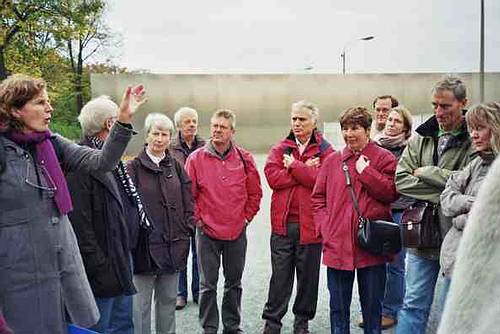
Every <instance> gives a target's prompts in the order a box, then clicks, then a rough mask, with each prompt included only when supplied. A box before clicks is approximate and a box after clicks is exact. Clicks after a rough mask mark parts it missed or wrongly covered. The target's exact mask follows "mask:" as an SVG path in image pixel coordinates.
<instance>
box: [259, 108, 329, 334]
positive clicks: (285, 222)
mask: <svg viewBox="0 0 500 334" xmlns="http://www.w3.org/2000/svg"><path fill="white" fill-rule="evenodd" d="M318 117H319V110H318V108H317V107H316V106H315V105H313V104H311V103H309V102H306V101H299V102H297V103H294V104H293V105H292V110H291V114H290V125H291V130H290V133H289V134H288V136H287V137H286V138H285V139H283V140H281V141H280V142H278V143H277V144H276V145H275V146H274V147H273V148H272V149H271V152H270V153H269V156H268V158H267V161H266V165H265V167H264V172H265V174H266V178H267V182H268V183H269V186H270V187H271V189H272V190H273V195H272V201H271V226H272V234H271V265H272V276H271V281H270V283H269V295H268V299H267V302H266V305H265V307H264V312H263V314H262V318H263V319H264V320H265V321H266V323H265V327H264V332H263V333H264V334H277V333H280V331H281V326H282V324H281V319H282V318H283V316H284V315H285V314H286V312H287V309H288V302H289V301H290V297H291V295H292V289H293V282H294V276H295V273H297V294H296V296H295V302H294V304H293V313H294V315H295V320H294V325H293V327H294V334H306V333H309V329H308V322H309V321H310V320H312V319H313V318H314V316H315V314H316V304H317V300H318V282H319V269H320V260H321V237H320V236H319V233H317V230H316V228H315V225H314V221H313V216H312V208H311V193H312V190H313V187H314V182H315V180H316V177H317V175H318V171H319V167H320V165H321V163H322V162H323V161H324V160H325V159H326V158H327V156H328V155H330V154H331V153H333V149H332V147H331V145H330V143H328V142H327V141H326V140H325V139H324V138H323V136H322V135H321V133H319V131H317V129H316V126H317V121H318Z"/></svg>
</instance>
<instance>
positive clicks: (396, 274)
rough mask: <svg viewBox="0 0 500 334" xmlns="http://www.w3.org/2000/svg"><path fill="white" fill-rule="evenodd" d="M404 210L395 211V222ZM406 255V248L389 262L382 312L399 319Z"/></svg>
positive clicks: (403, 290)
mask: <svg viewBox="0 0 500 334" xmlns="http://www.w3.org/2000/svg"><path fill="white" fill-rule="evenodd" d="M402 215H403V211H393V212H392V219H393V220H394V222H395V223H398V224H399V223H400V222H401V216H402ZM405 257H406V249H405V248H403V249H401V252H399V253H398V254H396V256H395V258H394V260H392V262H390V263H388V264H387V282H386V284H385V296H384V301H383V302H382V314H383V315H384V316H387V317H389V318H392V319H397V317H398V312H399V310H401V307H403V298H404V296H405Z"/></svg>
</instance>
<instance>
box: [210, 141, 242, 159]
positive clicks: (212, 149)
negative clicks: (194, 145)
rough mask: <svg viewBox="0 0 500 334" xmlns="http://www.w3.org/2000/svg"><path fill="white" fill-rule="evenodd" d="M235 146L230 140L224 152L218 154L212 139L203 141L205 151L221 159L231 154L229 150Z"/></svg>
mask: <svg viewBox="0 0 500 334" xmlns="http://www.w3.org/2000/svg"><path fill="white" fill-rule="evenodd" d="M234 147H235V144H234V143H233V142H232V141H231V143H230V145H229V147H228V149H227V150H226V152H224V153H223V154H220V153H219V152H217V151H216V150H215V147H214V145H213V144H212V141H211V140H209V141H207V142H206V143H205V151H206V152H208V153H209V154H210V155H213V156H216V157H217V158H219V159H221V160H226V159H227V157H228V156H229V155H230V154H231V152H232V151H233V149H234Z"/></svg>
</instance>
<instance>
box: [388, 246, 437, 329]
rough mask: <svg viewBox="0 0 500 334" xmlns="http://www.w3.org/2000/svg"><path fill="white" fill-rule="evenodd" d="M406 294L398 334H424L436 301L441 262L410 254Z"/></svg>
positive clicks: (408, 257) (400, 314) (400, 313)
mask: <svg viewBox="0 0 500 334" xmlns="http://www.w3.org/2000/svg"><path fill="white" fill-rule="evenodd" d="M406 264H407V271H406V294H405V298H404V303H403V308H402V309H401V311H400V312H399V319H398V326H397V328H396V333H397V334H424V333H425V330H426V328H427V320H428V318H429V312H430V310H431V306H432V301H433V299H434V288H435V287H436V281H437V278H438V274H439V260H428V259H425V258H423V257H420V256H418V255H415V254H412V253H408V256H407V263H406Z"/></svg>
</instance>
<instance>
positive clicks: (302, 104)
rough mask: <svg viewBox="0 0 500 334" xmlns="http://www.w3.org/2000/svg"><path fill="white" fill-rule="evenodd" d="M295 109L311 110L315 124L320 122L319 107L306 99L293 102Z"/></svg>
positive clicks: (293, 108)
mask: <svg viewBox="0 0 500 334" xmlns="http://www.w3.org/2000/svg"><path fill="white" fill-rule="evenodd" d="M294 110H297V111H298V110H309V112H310V113H311V118H312V120H313V122H314V124H317V123H318V119H319V108H318V107H317V106H316V105H315V104H314V103H311V102H309V101H306V100H301V101H299V102H295V103H293V104H292V111H294Z"/></svg>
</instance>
